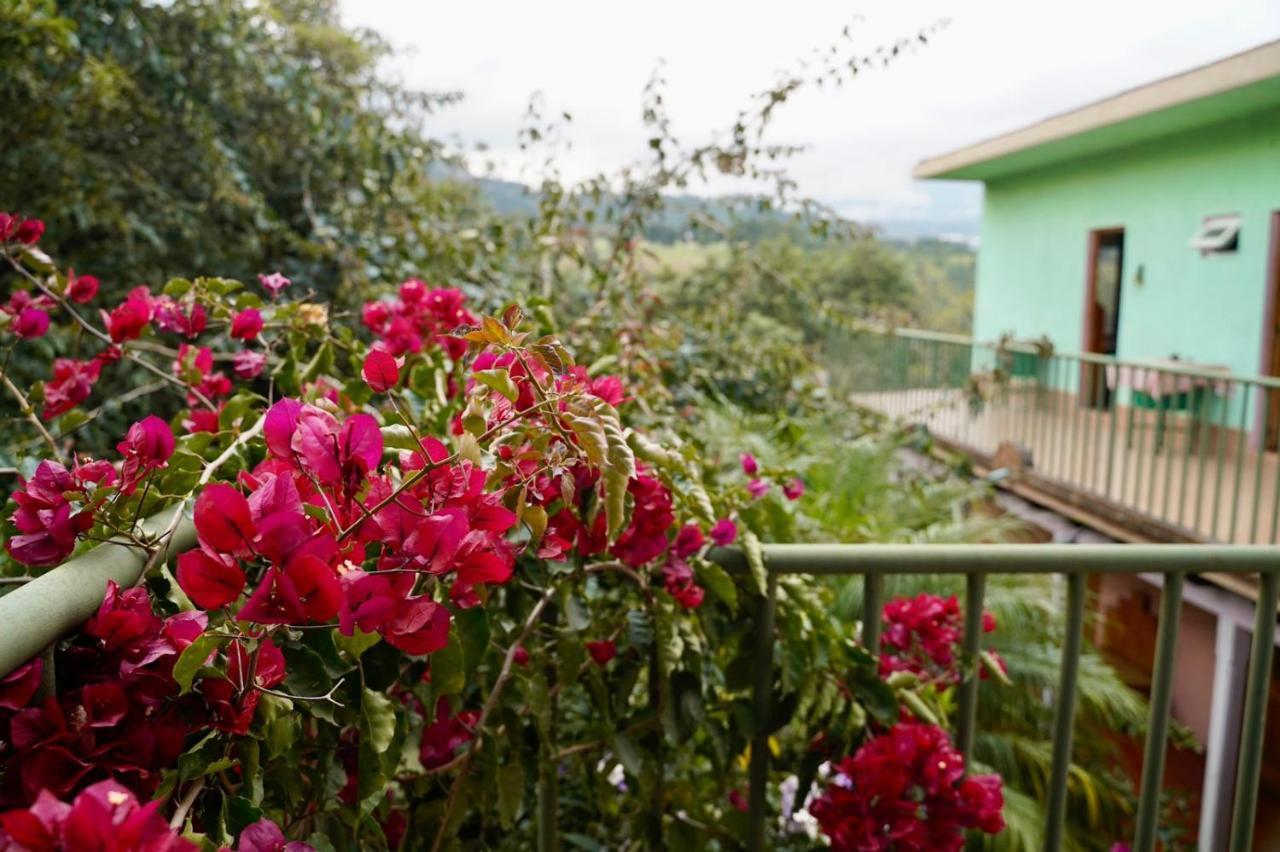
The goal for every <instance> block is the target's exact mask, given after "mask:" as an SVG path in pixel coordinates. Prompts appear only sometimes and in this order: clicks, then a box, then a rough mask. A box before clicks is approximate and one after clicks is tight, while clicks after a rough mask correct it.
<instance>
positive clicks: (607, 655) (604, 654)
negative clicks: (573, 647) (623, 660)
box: [586, 639, 618, 666]
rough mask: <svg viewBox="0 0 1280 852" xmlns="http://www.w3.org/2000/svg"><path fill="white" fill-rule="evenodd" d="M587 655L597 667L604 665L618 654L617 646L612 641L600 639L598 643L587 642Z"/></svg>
mask: <svg viewBox="0 0 1280 852" xmlns="http://www.w3.org/2000/svg"><path fill="white" fill-rule="evenodd" d="M586 646H587V653H588V654H590V655H591V661H592V662H594V663H595V664H596V665H597V666H603V665H606V664H607V663H608V662H609V661H610V660H612V659H613V658H614V657H615V656H617V654H618V646H617V644H616V643H615V642H614V641H613V640H612V639H602V640H601V641H599V642H587V643H586Z"/></svg>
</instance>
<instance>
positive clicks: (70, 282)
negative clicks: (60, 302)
mask: <svg viewBox="0 0 1280 852" xmlns="http://www.w3.org/2000/svg"><path fill="white" fill-rule="evenodd" d="M96 295H98V279H97V277H96V276H93V275H76V271H75V270H74V269H68V270H67V298H68V299H70V300H71V301H73V302H75V303H76V304H79V305H83V304H85V303H87V302H92V301H93V297H94V296H96Z"/></svg>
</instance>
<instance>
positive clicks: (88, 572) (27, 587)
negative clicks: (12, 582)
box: [0, 504, 196, 678]
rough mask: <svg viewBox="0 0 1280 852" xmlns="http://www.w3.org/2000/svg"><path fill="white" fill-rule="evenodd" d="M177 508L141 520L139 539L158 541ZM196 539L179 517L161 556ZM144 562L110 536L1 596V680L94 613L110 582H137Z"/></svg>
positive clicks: (187, 546)
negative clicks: (110, 538) (106, 539)
mask: <svg viewBox="0 0 1280 852" xmlns="http://www.w3.org/2000/svg"><path fill="white" fill-rule="evenodd" d="M181 508H182V507H181V504H179V505H178V506H174V507H171V508H169V509H165V510H163V511H161V512H158V513H156V514H155V515H152V516H151V517H149V518H147V519H146V520H144V521H143V522H142V524H141V527H142V533H143V537H144V538H148V539H156V538H159V537H160V536H161V535H163V534H164V532H165V531H166V530H167V529H168V528H169V523H170V522H171V521H172V520H173V513H174V512H176V511H181ZM195 543H196V531H195V526H194V525H193V524H192V523H191V520H190V519H189V518H183V520H182V521H180V522H179V523H178V526H177V528H175V529H174V531H173V535H172V536H171V537H170V538H169V541H168V544H167V548H166V553H165V558H166V559H168V558H169V557H171V556H172V555H174V554H175V553H178V552H181V551H184V550H188V549H190V548H191V547H194V546H195ZM146 561H147V553H146V551H144V550H142V549H141V548H139V547H137V546H135V545H131V544H126V543H124V542H123V541H118V540H112V541H109V542H105V543H103V544H100V545H98V546H97V547H95V548H93V549H92V550H88V551H85V552H84V553H82V554H81V555H79V556H77V557H75V558H74V559H72V560H70V561H68V562H64V563H63V564H61V565H59V566H58V567H57V568H54V569H52V570H51V571H49V572H48V573H46V574H42V575H40V576H39V577H37V578H36V579H34V580H32V581H31V582H29V583H25V584H23V585H22V586H19V587H18V588H17V589H15V590H14V591H12V592H9V593H8V594H6V595H4V596H3V597H0V678H2V677H4V676H5V675H7V674H9V673H10V672H12V671H13V670H14V669H16V668H18V666H20V665H22V664H23V663H25V662H27V661H28V660H30V659H31V658H32V657H35V656H37V655H39V654H40V652H41V651H42V650H44V648H46V647H47V646H49V645H50V644H52V643H53V642H56V641H57V640H58V639H61V638H62V637H63V636H65V635H67V634H68V633H70V632H71V631H73V630H75V629H76V628H77V627H79V626H80V625H81V624H83V623H84V622H85V621H87V620H88V618H89V616H91V615H93V614H94V613H95V612H97V610H98V607H100V606H101V605H102V599H103V597H104V596H105V595H106V591H107V581H108V580H114V581H115V582H116V583H117V584H119V585H120V586H123V587H128V586H132V585H133V584H135V583H137V582H138V577H139V575H140V574H141V573H142V568H143V566H144V565H145V564H146Z"/></svg>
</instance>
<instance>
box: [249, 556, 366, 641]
mask: <svg viewBox="0 0 1280 852" xmlns="http://www.w3.org/2000/svg"><path fill="white" fill-rule="evenodd" d="M341 603H342V586H341V584H340V583H339V581H338V576H337V574H336V573H335V572H334V570H333V568H332V567H331V566H330V565H329V564H328V563H327V562H325V561H324V560H323V559H321V558H319V557H318V556H316V555H314V554H311V553H303V554H301V555H299V556H296V557H294V558H293V559H291V560H289V562H288V564H286V565H285V567H284V569H283V570H281V569H278V568H270V569H268V570H267V573H266V574H265V575H263V577H262V580H261V581H260V582H259V583H258V587H257V588H256V589H254V591H253V594H251V595H250V596H249V600H248V601H246V602H245V605H244V606H243V607H241V608H240V612H239V613H237V614H236V618H238V619H239V620H240V621H253V622H257V623H258V624H305V623H307V622H324V621H328V620H329V619H331V618H333V617H334V616H335V615H337V614H338V607H339V606H340V605H341Z"/></svg>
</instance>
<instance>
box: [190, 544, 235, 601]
mask: <svg viewBox="0 0 1280 852" xmlns="http://www.w3.org/2000/svg"><path fill="white" fill-rule="evenodd" d="M177 579H178V585H179V586H181V587H182V591H183V592H185V593H186V595H187V597H189V598H191V602H192V603H194V604H195V605H196V606H198V607H200V608H201V609H217V608H218V607H221V606H226V605H227V604H229V603H231V602H232V601H234V600H235V599H236V598H238V597H240V593H241V592H242V591H244V584H245V578H244V571H242V570H240V566H239V565H238V564H236V562H235V560H232V559H225V558H222V557H218V556H210V555H209V554H208V553H205V552H204V551H203V550H188V551H187V552H186V553H184V554H182V555H181V556H179V557H178V575H177Z"/></svg>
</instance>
